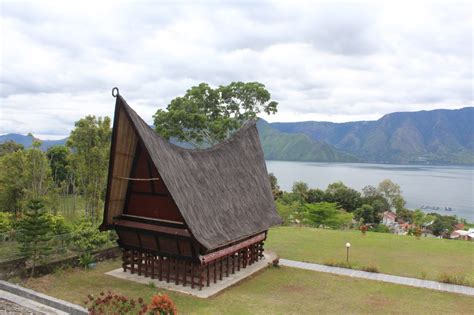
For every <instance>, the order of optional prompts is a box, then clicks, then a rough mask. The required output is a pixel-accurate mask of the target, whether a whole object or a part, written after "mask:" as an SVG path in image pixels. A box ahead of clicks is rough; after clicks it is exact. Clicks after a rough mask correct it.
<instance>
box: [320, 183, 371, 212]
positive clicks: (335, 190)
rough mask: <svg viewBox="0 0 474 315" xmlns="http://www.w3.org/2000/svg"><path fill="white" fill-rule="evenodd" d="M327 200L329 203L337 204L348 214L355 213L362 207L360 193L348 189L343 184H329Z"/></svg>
mask: <svg viewBox="0 0 474 315" xmlns="http://www.w3.org/2000/svg"><path fill="white" fill-rule="evenodd" d="M325 199H326V201H329V202H337V203H338V204H339V206H341V207H342V208H343V209H344V210H346V211H347V212H353V211H355V209H357V208H358V207H360V206H361V205H362V199H361V195H360V193H359V192H358V191H357V190H355V189H352V188H349V187H347V186H346V185H344V184H343V183H342V182H335V183H332V184H329V185H328V187H327V189H326V193H325Z"/></svg>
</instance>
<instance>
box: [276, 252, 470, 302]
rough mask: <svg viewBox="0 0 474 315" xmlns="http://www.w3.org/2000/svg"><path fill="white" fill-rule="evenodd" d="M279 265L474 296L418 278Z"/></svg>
mask: <svg viewBox="0 0 474 315" xmlns="http://www.w3.org/2000/svg"><path fill="white" fill-rule="evenodd" d="M279 263H280V265H282V266H287V267H293V268H300V269H306V270H313V271H319V272H327V273H333V274H337V275H342V276H349V277H355V278H362V279H368V280H376V281H383V282H390V283H396V284H403V285H409V286H412V287H418V288H427V289H432V290H438V291H444V292H452V293H459V294H465V295H471V296H474V288H473V287H467V286H463V285H454V284H449V283H442V282H437V281H431V280H421V279H416V278H408V277H400V276H392V275H387V274H383V273H373V272H366V271H361V270H353V269H347V268H339V267H330V266H325V265H320V264H313V263H305V262H301V261H295V260H288V259H280V260H279Z"/></svg>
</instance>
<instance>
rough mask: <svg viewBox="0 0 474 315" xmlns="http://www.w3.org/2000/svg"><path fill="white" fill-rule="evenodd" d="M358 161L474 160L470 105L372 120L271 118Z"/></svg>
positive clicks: (290, 131)
mask: <svg viewBox="0 0 474 315" xmlns="http://www.w3.org/2000/svg"><path fill="white" fill-rule="evenodd" d="M270 127H271V128H273V129H276V130H278V131H280V132H283V133H287V134H292V135H301V134H303V135H306V136H308V137H309V138H311V139H312V140H314V141H321V142H324V143H327V144H329V145H330V146H332V148H334V149H336V150H340V151H342V152H345V153H347V154H351V155H353V156H355V157H357V158H358V159H360V160H361V161H363V162H373V163H398V164H408V163H417V164H418V163H421V164H470V165H472V164H474V107H465V108H461V109H455V110H446V109H437V110H430V111H418V112H397V113H391V114H387V115H385V116H383V117H382V118H380V119H378V120H375V121H357V122H347V123H331V122H316V121H305V122H294V123H271V124H270Z"/></svg>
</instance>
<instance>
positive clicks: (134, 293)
mask: <svg viewBox="0 0 474 315" xmlns="http://www.w3.org/2000/svg"><path fill="white" fill-rule="evenodd" d="M119 265H120V263H119V261H107V262H103V263H99V264H98V265H97V267H96V269H94V270H87V271H86V270H81V269H69V270H66V271H62V272H58V273H56V274H52V275H48V276H45V277H41V278H37V279H33V280H29V281H28V282H26V283H23V285H26V286H28V287H30V288H32V289H35V290H37V291H40V292H43V293H46V294H49V295H52V296H54V297H57V298H61V299H64V300H67V301H70V302H74V303H78V304H82V302H83V301H84V300H85V297H86V296H87V294H89V293H92V294H95V295H97V294H99V293H100V292H101V291H102V290H108V289H111V290H113V291H115V292H118V293H121V294H125V295H127V296H129V297H133V298H138V297H143V298H144V299H149V298H150V297H151V296H152V295H153V294H155V293H156V292H158V289H155V288H151V287H149V286H147V285H143V284H138V283H134V282H130V281H127V280H121V279H117V278H114V277H111V276H107V275H105V274H104V272H107V271H110V270H112V269H115V268H118V267H119ZM166 293H167V294H169V295H170V297H171V298H172V299H173V300H174V301H175V303H176V305H177V308H178V311H179V313H181V314H317V313H335V314H348V313H351V314H354V313H369V312H370V313H379V312H383V313H412V314H415V313H422V314H430V313H431V314H448V313H452V314H468V313H469V312H471V311H472V310H473V309H474V299H473V298H472V297H468V296H462V295H456V294H452V293H443V292H436V291H431V290H426V289H418V288H411V287H406V286H400V285H394V284H388V283H382V282H376V281H368V280H361V279H353V278H349V277H342V276H337V275H330V274H323V273H318V272H312V271H306V270H300V269H293V268H285V267H280V268H273V267H272V268H267V269H265V270H264V271H262V272H259V273H257V274H256V275H254V276H253V277H251V278H249V279H246V280H244V281H243V282H241V283H239V284H237V285H235V286H233V287H231V288H229V289H227V290H225V291H224V292H222V293H220V294H218V295H217V296H215V297H212V298H209V299H199V298H194V297H190V296H187V295H183V294H179V293H174V292H169V291H168V292H166Z"/></svg>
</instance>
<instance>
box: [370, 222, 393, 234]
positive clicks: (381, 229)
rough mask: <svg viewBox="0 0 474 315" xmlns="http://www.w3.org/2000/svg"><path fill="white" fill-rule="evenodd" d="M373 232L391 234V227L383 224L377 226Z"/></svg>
mask: <svg viewBox="0 0 474 315" xmlns="http://www.w3.org/2000/svg"><path fill="white" fill-rule="evenodd" d="M371 231H372V232H378V233H390V229H389V227H388V226H385V225H383V224H378V225H376V226H375V227H374V228H373V229H372V230H371Z"/></svg>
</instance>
